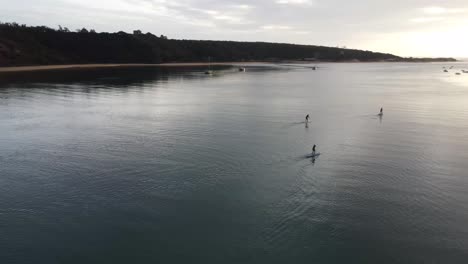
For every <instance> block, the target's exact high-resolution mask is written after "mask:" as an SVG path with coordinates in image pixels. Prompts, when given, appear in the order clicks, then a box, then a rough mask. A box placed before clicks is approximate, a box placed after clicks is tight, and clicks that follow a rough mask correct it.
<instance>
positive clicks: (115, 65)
mask: <svg viewBox="0 0 468 264" xmlns="http://www.w3.org/2000/svg"><path fill="white" fill-rule="evenodd" d="M252 63H261V62H212V63H208V62H181V63H159V64H145V63H128V64H126V63H108V64H107V63H99V64H64V65H38V66H8V67H0V73H8V72H32V71H50V70H71V69H99V68H129V67H203V66H209V65H211V66H231V65H239V64H252Z"/></svg>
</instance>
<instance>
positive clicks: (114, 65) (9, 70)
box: [0, 60, 457, 73]
mask: <svg viewBox="0 0 468 264" xmlns="http://www.w3.org/2000/svg"><path fill="white" fill-rule="evenodd" d="M376 62H379V63H394V62H395V61H369V62H361V61H340V62H334V63H376ZM403 62H413V63H428V62H429V61H403ZM436 62H439V61H436ZM441 62H442V61H441ZM455 62H457V61H455ZM270 63H279V64H284V63H294V64H309V63H315V64H323V63H330V62H328V61H295V60H292V61H288V60H286V61H281V62H279V61H277V62H273V61H244V62H242V61H237V62H235V61H234V62H211V63H209V62H169V63H153V64H152V63H90V64H58V65H31V66H6V67H0V73H15V72H37V71H52V70H76V69H100V68H134V67H207V66H236V65H237V66H240V65H248V64H270Z"/></svg>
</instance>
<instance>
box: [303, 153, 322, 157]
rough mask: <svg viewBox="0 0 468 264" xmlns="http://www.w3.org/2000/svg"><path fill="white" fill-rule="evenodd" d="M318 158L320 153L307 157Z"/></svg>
mask: <svg viewBox="0 0 468 264" xmlns="http://www.w3.org/2000/svg"><path fill="white" fill-rule="evenodd" d="M318 156H320V153H318V152H317V153H315V154H309V155H307V156H306V157H307V158H317V157H318Z"/></svg>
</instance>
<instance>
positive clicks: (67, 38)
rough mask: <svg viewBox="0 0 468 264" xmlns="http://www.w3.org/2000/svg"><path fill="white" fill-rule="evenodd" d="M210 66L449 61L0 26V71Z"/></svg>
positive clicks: (304, 47) (316, 48) (137, 34)
mask: <svg viewBox="0 0 468 264" xmlns="http://www.w3.org/2000/svg"><path fill="white" fill-rule="evenodd" d="M208 58H211V61H218V62H225V61H284V60H305V61H450V60H453V59H451V58H439V59H413V58H409V59H408V58H401V57H398V56H395V55H392V54H385V53H376V52H370V51H362V50H353V49H342V48H331V47H323V46H309V45H293V44H280V43H266V42H235V41H206V40H175V39H168V38H167V37H166V36H163V35H161V36H156V35H153V34H151V33H142V32H141V31H140V30H135V31H134V32H133V34H128V33H125V32H117V33H96V31H95V30H92V29H91V30H88V29H86V28H82V29H78V30H76V31H74V32H72V31H70V30H69V29H68V28H66V27H62V26H59V28H58V29H52V28H49V27H45V26H38V27H31V26H26V25H19V24H16V23H0V66H19V65H52V64H79V63H163V62H203V61H207V60H208Z"/></svg>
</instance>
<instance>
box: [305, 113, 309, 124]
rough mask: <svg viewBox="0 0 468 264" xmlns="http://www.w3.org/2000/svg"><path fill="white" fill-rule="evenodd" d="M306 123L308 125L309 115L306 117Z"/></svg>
mask: <svg viewBox="0 0 468 264" xmlns="http://www.w3.org/2000/svg"><path fill="white" fill-rule="evenodd" d="M306 123H309V114H307V115H306Z"/></svg>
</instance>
